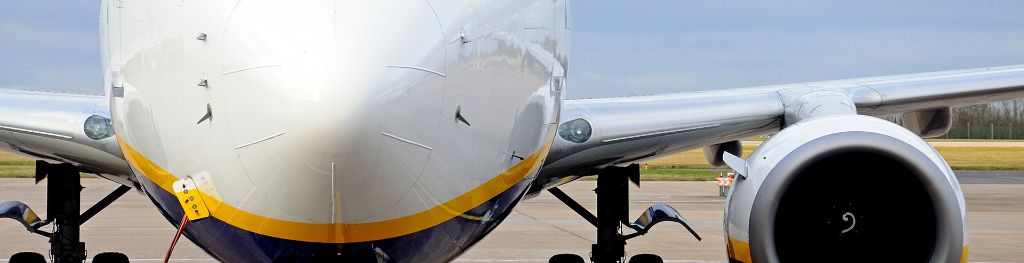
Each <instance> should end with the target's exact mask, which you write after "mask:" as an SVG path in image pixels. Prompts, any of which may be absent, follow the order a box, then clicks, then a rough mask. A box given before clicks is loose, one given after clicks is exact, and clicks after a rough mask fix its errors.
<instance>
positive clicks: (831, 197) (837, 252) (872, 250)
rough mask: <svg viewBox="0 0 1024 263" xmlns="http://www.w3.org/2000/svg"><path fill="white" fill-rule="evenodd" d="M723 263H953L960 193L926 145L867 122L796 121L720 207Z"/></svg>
mask: <svg viewBox="0 0 1024 263" xmlns="http://www.w3.org/2000/svg"><path fill="white" fill-rule="evenodd" d="M725 232H726V242H727V245H728V253H729V258H730V261H733V262H736V261H742V262H778V261H783V262H807V261H828V262H836V261H840V262H876V261H889V262H924V261H929V262H960V261H962V260H964V259H966V255H965V254H966V253H967V218H966V209H965V204H964V198H963V193H962V191H961V190H960V185H959V183H958V182H957V180H956V177H955V176H954V174H953V171H952V169H950V168H949V165H948V164H947V163H946V161H945V160H944V159H943V158H942V156H940V155H939V153H938V152H936V151H935V149H934V148H933V147H931V146H930V145H929V144H928V143H927V142H925V141H924V140H922V139H921V138H920V137H918V136H917V135H915V134H913V133H911V132H910V131H908V130H906V129H904V128H903V127H900V126H898V125H895V124H893V123H890V122H887V121H884V120H881V119H877V118H873V117H866V116H857V115H845V116H829V117H820V118H814V119H808V120H804V121H801V122H800V123H797V124H795V125H792V126H790V127H788V128H786V129H784V130H782V131H781V132H779V133H778V134H776V135H774V136H772V137H771V138H770V139H769V140H767V141H765V142H764V143H763V144H762V145H761V146H760V147H759V148H758V149H757V150H756V151H755V152H754V153H752V154H751V155H750V157H749V159H748V160H747V162H746V178H743V179H739V178H738V179H737V180H736V182H735V183H734V184H733V187H732V190H731V192H730V194H729V198H728V200H727V202H726V213H725Z"/></svg>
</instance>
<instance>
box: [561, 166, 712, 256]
mask: <svg viewBox="0 0 1024 263" xmlns="http://www.w3.org/2000/svg"><path fill="white" fill-rule="evenodd" d="M630 181H632V182H633V183H635V184H637V185H638V186H639V185H640V165H638V164H633V165H630V166H627V167H608V168H604V169H602V170H601V171H600V172H598V176H597V189H595V190H594V192H596V193H597V215H596V216H595V215H594V214H591V213H590V211H588V210H587V209H586V208H584V207H583V206H582V205H580V204H579V203H577V202H576V201H575V200H573V199H572V198H571V197H569V196H568V195H566V194H565V192H562V190H559V189H558V188H551V189H548V192H550V193H551V194H552V195H554V196H555V197H556V198H558V200H561V201H562V202H563V203H565V204H566V205H568V206H569V208H571V209H572V210H573V211H575V212H576V213H577V214H579V215H580V216H582V217H583V218H584V219H586V220H587V221H588V222H590V223H591V224H592V225H594V227H596V228H597V243H596V244H593V245H592V246H591V254H590V260H591V261H592V262H595V263H619V262H623V260H624V259H625V258H626V240H629V239H632V238H635V237H639V236H642V235H644V234H646V233H647V232H648V231H649V230H650V229H651V227H653V226H654V225H655V224H657V223H660V222H665V221H670V222H676V223H679V224H681V225H683V227H685V228H686V230H688V231H689V232H690V233H691V234H693V236H694V237H696V238H697V240H698V241H699V240H700V239H701V238H700V236H699V235H697V233H696V232H694V231H693V228H691V227H690V225H689V223H687V222H686V220H685V219H683V217H682V215H680V214H679V212H678V211H676V210H675V209H674V208H672V207H670V206H667V205H664V204H657V205H654V206H651V207H650V208H647V210H646V211H645V212H644V213H643V215H641V216H640V218H639V219H637V220H636V221H634V222H632V223H631V222H629V221H628V219H627V217H628V216H629V182H630ZM622 226H626V227H629V228H630V229H632V230H634V231H635V232H634V233H632V234H628V235H624V234H623V233H622V230H623V227H622ZM565 258H566V255H565V254H562V255H556V256H555V257H552V258H551V261H552V262H565ZM579 259H580V260H579V261H582V258H579ZM630 262H661V258H660V257H658V256H656V255H650V254H640V255H635V256H633V258H632V259H631V260H630Z"/></svg>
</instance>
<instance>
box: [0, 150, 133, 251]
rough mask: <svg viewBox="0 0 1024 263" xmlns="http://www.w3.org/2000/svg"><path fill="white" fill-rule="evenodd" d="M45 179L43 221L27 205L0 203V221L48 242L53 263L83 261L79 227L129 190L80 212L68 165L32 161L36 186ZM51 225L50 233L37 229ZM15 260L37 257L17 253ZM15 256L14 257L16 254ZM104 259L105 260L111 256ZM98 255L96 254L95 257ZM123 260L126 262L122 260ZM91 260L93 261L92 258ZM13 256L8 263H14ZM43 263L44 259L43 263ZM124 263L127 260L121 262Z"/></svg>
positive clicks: (77, 180) (76, 182)
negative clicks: (17, 225)
mask: <svg viewBox="0 0 1024 263" xmlns="http://www.w3.org/2000/svg"><path fill="white" fill-rule="evenodd" d="M43 178H47V183H46V215H47V217H49V218H48V219H46V220H45V221H42V220H39V218H38V217H37V216H36V213H35V212H33V211H32V209H31V208H29V207H28V206H27V205H25V204H24V203H22V202H18V201H8V202H4V203H2V204H0V218H11V219H14V220H17V221H19V222H21V223H22V225H24V226H25V228H27V229H28V230H29V232H32V233H36V234H39V235H42V236H44V237H47V238H49V239H50V255H51V256H52V259H53V262H54V263H66V262H75V263H79V262H84V261H85V259H86V257H87V252H86V250H85V243H83V242H82V241H81V231H80V229H81V226H82V224H84V223H85V222H86V221H88V220H89V219H90V218H92V217H93V216H95V215H96V214H97V213H99V212H100V211H101V210H103V209H104V208H106V207H107V206H109V205H110V204H111V203H113V202H114V201H115V200H117V199H118V198H120V197H121V196H122V195H124V194H125V193H127V192H128V190H131V187H127V186H123V185H122V186H121V187H118V188H117V190H114V192H112V193H110V194H109V195H107V196H106V197H104V198H103V199H102V200H100V201H99V202H97V203H96V205H94V206H92V207H90V208H89V209H88V210H86V211H85V213H81V203H82V200H81V198H82V195H81V194H82V185H81V176H80V175H79V170H78V168H76V167H75V166H74V165H71V164H50V163H47V162H43V161H37V162H36V183H39V181H41V180H42V179H43ZM51 223H52V224H53V229H54V230H53V233H49V232H46V231H43V230H40V229H41V228H42V227H43V226H46V225H48V224H51ZM19 254H21V256H19V257H18V258H19V260H18V261H22V260H25V261H29V262H32V261H36V260H33V259H37V258H40V257H41V255H40V256H38V257H36V256H26V255H27V254H30V253H19ZM19 254H16V256H17V255H19ZM104 254H107V255H108V256H107V257H105V258H109V254H111V253H101V254H100V255H104ZM100 255H97V258H99V256H100ZM122 256H123V255H122ZM125 259H127V258H126V257H125ZM94 260H95V259H94ZM14 261H15V260H14V257H12V258H11V262H14ZM43 262H45V260H44V261H43ZM124 262H127V261H124Z"/></svg>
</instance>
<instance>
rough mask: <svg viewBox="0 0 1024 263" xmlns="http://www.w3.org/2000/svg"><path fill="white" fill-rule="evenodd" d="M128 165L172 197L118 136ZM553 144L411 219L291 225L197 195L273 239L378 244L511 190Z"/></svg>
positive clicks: (160, 173) (159, 171)
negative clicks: (370, 242)
mask: <svg viewBox="0 0 1024 263" xmlns="http://www.w3.org/2000/svg"><path fill="white" fill-rule="evenodd" d="M117 141H118V143H119V144H120V145H121V150H122V151H123V152H124V155H125V159H127V160H128V163H129V164H131V165H132V167H134V168H135V169H137V170H138V171H139V172H140V173H142V174H143V175H144V176H146V177H147V178H149V180H151V181H153V183H155V184H156V185H158V186H160V188H163V189H164V190H165V191H167V192H168V193H171V194H173V193H174V191H173V189H172V184H173V183H174V182H175V181H177V180H179V178H178V177H176V176H174V175H172V174H171V173H170V172H167V170H164V169H163V168H161V167H160V166H158V165H156V164H155V163H153V162H152V161H150V160H149V159H147V158H146V157H145V156H143V155H142V153H140V152H139V151H138V150H135V148H132V147H131V146H129V145H128V144H127V143H126V142H125V141H124V140H122V139H121V138H120V137H118V138H117ZM550 149H551V144H550V143H549V144H547V145H545V146H544V147H542V148H541V149H540V150H538V151H537V152H535V153H533V154H532V155H530V156H529V157H527V158H526V159H524V160H523V161H521V162H519V163H518V164H516V165H515V166H513V167H512V168H509V169H508V170H507V171H505V172H503V173H501V174H499V175H498V176H496V177H494V178H492V179H491V180H490V181H487V182H486V183H484V184H482V185H480V186H477V187H476V188H474V189H472V190H470V191H469V192H466V193H464V194H462V195H460V196H458V197H455V198H453V199H451V200H449V201H448V202H445V203H444V204H441V205H439V206H436V207H434V208H431V209H428V210H426V211H423V212H419V213H416V214H413V215H409V216H405V217H400V218H395V219H391V220H386V221H380V222H372V223H359V224H315V223H301V222H292V221H286V220H280V219H274V218H269V217H264V216H260V215H256V214H253V213H250V212H247V211H244V210H241V209H238V208H236V207H234V206H231V205H229V204H226V203H224V202H223V201H221V200H219V199H216V198H214V197H211V196H209V195H207V194H206V193H202V192H201V191H200V194H201V195H202V196H203V200H205V201H206V203H207V205H208V206H209V207H217V209H215V210H212V211H210V214H211V215H212V216H213V217H215V218H217V219H219V220H221V221H224V222H225V223H227V224H229V225H232V226H234V227H237V228H240V229H243V230H246V231H249V232H252V233H256V234H261V235H266V236H271V237H276V238H282V239H288V240H297V241H306V242H318V243H354V242H364V241H374V240H382V239H388V238H393V237H399V236H403V235H408V234H412V233H416V232H419V231H422V230H426V229H428V228H431V227H434V226H437V225H439V224H441V223H444V222H445V221H448V220H450V219H452V218H455V217H456V216H460V215H463V213H465V212H466V211H469V210H470V209H473V208H474V207H477V206H479V205H481V204H483V203H484V202H486V201H488V200H491V199H493V198H494V197H496V196H498V195H499V194H501V193H503V192H505V191H507V190H508V189H510V188H511V187H512V186H514V185H516V184H517V183H519V182H520V181H522V180H523V179H525V178H526V176H528V175H530V174H533V173H534V172H536V171H537V170H538V169H540V165H541V164H543V161H544V157H547V154H548V151H549V150H550Z"/></svg>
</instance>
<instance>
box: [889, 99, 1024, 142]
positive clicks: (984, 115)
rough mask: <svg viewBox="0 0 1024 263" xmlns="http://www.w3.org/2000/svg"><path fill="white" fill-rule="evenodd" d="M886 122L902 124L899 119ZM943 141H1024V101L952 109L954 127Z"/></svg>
mask: <svg viewBox="0 0 1024 263" xmlns="http://www.w3.org/2000/svg"><path fill="white" fill-rule="evenodd" d="M886 119H888V120H890V121H893V122H896V123H900V122H901V121H902V120H900V118H899V117H898V116H893V117H888V118H886ZM941 138H949V139H996V140H1009V139H1017V140H1019V139H1024V100H1008V101H1000V102H994V103H991V104H984V105H975V106H968V107H959V108H953V127H952V128H951V129H950V130H949V133H948V134H946V135H945V136H942V137H941Z"/></svg>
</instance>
